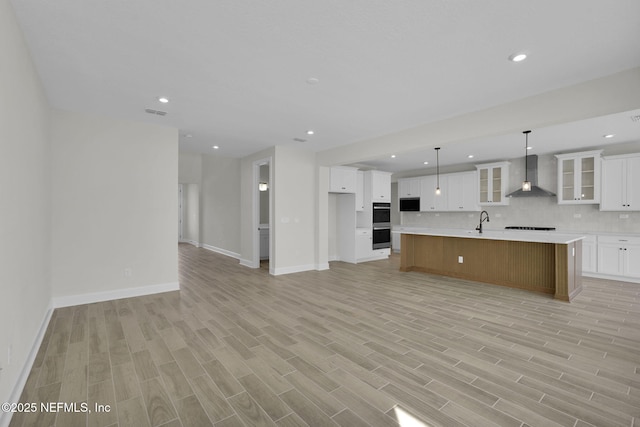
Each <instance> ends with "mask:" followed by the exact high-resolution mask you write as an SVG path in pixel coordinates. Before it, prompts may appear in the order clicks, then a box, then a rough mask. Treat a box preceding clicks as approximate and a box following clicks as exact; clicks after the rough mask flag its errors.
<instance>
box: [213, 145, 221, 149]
mask: <svg viewBox="0 0 640 427" xmlns="http://www.w3.org/2000/svg"><path fill="white" fill-rule="evenodd" d="M211 148H213V149H214V150H217V149H218V148H220V147H218V146H217V145H214V146H213V147H211Z"/></svg>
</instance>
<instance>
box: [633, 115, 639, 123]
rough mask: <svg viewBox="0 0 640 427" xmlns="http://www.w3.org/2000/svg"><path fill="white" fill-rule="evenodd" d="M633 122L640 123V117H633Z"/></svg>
mask: <svg viewBox="0 0 640 427" xmlns="http://www.w3.org/2000/svg"><path fill="white" fill-rule="evenodd" d="M631 121H632V122H640V115H638V116H631Z"/></svg>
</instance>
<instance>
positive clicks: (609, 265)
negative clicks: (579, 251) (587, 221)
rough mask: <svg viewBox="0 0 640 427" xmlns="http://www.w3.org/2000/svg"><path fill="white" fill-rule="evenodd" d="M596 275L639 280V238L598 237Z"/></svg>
mask: <svg viewBox="0 0 640 427" xmlns="http://www.w3.org/2000/svg"><path fill="white" fill-rule="evenodd" d="M598 273H599V274H607V275H612V276H625V277H633V278H640V237H627V236H599V237H598Z"/></svg>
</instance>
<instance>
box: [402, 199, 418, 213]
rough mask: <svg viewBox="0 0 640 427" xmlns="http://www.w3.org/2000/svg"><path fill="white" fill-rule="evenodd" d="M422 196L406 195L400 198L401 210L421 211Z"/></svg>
mask: <svg viewBox="0 0 640 427" xmlns="http://www.w3.org/2000/svg"><path fill="white" fill-rule="evenodd" d="M419 211H420V197H405V198H402V199H400V212H419Z"/></svg>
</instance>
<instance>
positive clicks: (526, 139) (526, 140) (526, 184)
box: [522, 130, 531, 191]
mask: <svg viewBox="0 0 640 427" xmlns="http://www.w3.org/2000/svg"><path fill="white" fill-rule="evenodd" d="M522 133H524V181H522V191H531V182H529V179H528V178H529V177H528V176H527V172H528V169H529V167H528V166H529V163H528V162H527V150H528V147H529V134H530V133H531V131H530V130H525V131H523V132H522Z"/></svg>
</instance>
